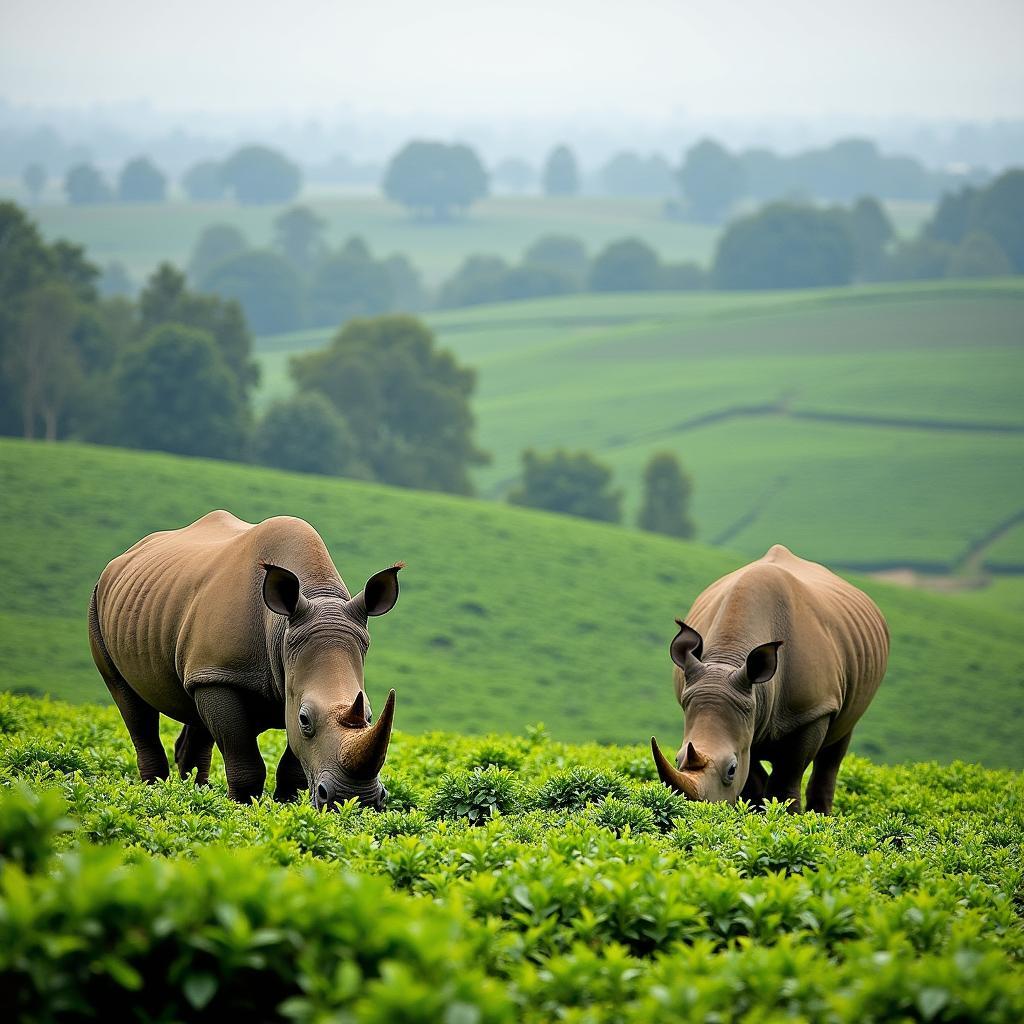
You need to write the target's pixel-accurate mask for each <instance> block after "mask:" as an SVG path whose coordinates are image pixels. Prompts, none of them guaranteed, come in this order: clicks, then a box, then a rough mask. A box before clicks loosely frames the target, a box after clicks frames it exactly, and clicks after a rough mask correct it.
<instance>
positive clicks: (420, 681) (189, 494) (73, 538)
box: [0, 440, 1024, 768]
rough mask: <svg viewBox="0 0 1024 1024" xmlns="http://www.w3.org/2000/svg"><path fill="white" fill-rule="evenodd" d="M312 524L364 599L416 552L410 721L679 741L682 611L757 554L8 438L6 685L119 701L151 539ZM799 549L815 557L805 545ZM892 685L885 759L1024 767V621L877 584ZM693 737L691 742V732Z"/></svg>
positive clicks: (384, 653) (0, 445)
mask: <svg viewBox="0 0 1024 1024" xmlns="http://www.w3.org/2000/svg"><path fill="white" fill-rule="evenodd" d="M219 507H223V508H228V509H231V510H232V511H233V512H235V513H236V514H237V515H240V516H241V517H243V518H245V519H248V520H249V521H259V520H261V519H264V518H266V517H268V516H271V515H278V514H291V515H297V516H301V517H303V518H305V519H307V520H309V521H310V522H311V523H313V525H314V526H315V527H316V528H317V529H318V530H319V531H320V532H321V534H322V536H323V537H324V539H325V540H326V542H327V544H328V546H329V547H330V549H331V551H332V553H333V555H334V558H335V561H336V563H337V565H338V567H339V568H340V570H341V572H342V575H343V576H344V577H345V579H346V581H347V582H348V583H349V585H350V586H351V587H353V588H358V587H360V586H361V585H362V582H363V581H364V580H365V579H366V578H367V577H368V576H369V575H370V574H371V573H372V572H374V571H376V570H377V569H379V568H381V567H383V566H385V565H388V564H390V563H391V562H393V561H394V560H395V559H398V558H402V559H405V560H407V561H408V563H409V565H408V568H407V569H406V571H405V572H404V573H403V575H402V599H401V601H400V602H399V605H398V607H397V608H396V609H395V611H394V612H392V613H391V614H390V615H387V616H385V617H383V618H382V619H380V620H375V621H374V623H373V635H374V644H373V647H372V648H371V651H370V654H369V659H368V662H367V686H368V689H369V692H370V694H371V696H373V695H374V694H377V695H379V694H381V693H383V692H385V691H386V689H387V688H388V687H390V686H394V687H395V688H396V690H397V691H398V711H397V725H398V728H400V729H404V730H408V731H421V730H424V729H436V728H443V729H449V730H452V731H460V732H467V733H481V732H486V731H488V730H503V731H510V732H517V733H521V732H522V731H523V730H524V728H525V727H526V726H527V725H529V724H530V723H536V722H538V721H543V722H545V723H546V724H547V727H548V728H549V730H550V732H551V734H552V735H553V736H555V737H557V738H559V739H565V740H573V741H584V740H597V741H602V742H620V743H621V742H629V743H635V742H642V741H643V740H644V739H645V738H646V737H648V736H650V735H651V733H652V732H657V733H658V734H659V735H660V736H663V737H664V738H665V741H666V743H668V744H670V745H671V744H672V743H673V742H678V739H677V737H678V736H679V735H680V734H681V726H682V723H681V714H680V712H679V710H678V708H677V707H676V705H675V703H674V697H673V693H672V686H671V663H670V661H669V658H668V651H667V648H668V643H669V641H670V639H671V637H672V635H673V634H674V632H675V627H674V625H673V621H672V620H673V617H674V616H676V615H680V614H683V613H685V610H686V609H687V608H688V607H689V605H690V603H691V601H692V600H693V598H694V597H695V596H696V595H697V594H698V593H699V592H700V591H701V590H702V589H703V588H704V587H705V586H707V585H708V584H709V583H711V582H712V581H713V580H715V579H717V578H718V577H719V576H721V575H723V574H724V573H725V572H728V571H730V570H732V569H733V568H735V567H737V566H738V565H739V564H741V562H742V561H743V559H742V558H741V557H740V556H738V555H733V554H729V553H728V552H723V551H719V550H714V549H710V548H707V547H703V546H700V545H696V544H687V543H681V542H677V541H673V540H670V539H667V538H663V537H657V536H653V535H650V534H644V533H640V532H637V531H633V530H628V529H621V528H616V527H610V526H605V525H600V524H597V523H589V522H585V521H581V520H576V519H571V518H567V517H561V516H555V515H549V514H544V513H539V512H532V511H530V510H525V509H516V508H511V507H508V506H504V505H501V504H497V503H492V502H479V501H472V500H468V499H458V498H451V497H444V496H439V495H428V494H420V493H416V492H410V491H401V490H393V489H388V488H384V487H379V486H371V485H366V484H358V483H354V482H350V481H341V480H331V479H326V478H321V477H314V476H302V475H297V474H286V473H279V472H275V471H270V470H263V469H258V468H254V467H246V466H240V465H232V464H228V463H217V462H210V461H203V460H192V459H184V458H177V457H172V456H165V455H158V454H154V453H133V452H124V451H119V450H116V449H109V448H93V447H86V446H77V445H70V444H67V445H65V444H60V445H45V444H42V443H35V444H33V443H28V442H20V441H12V440H4V441H2V442H0V525H2V528H3V532H4V544H3V545H2V546H0V573H2V578H3V579H4V580H5V581H8V582H7V588H6V592H5V600H4V602H3V606H2V608H0V672H2V677H0V685H2V687H3V688H5V689H16V688H20V687H31V688H33V689H35V690H37V691H39V692H45V693H50V694H54V695H56V696H60V697H63V698H66V699H69V700H74V701H102V700H104V699H105V698H106V693H105V689H104V686H103V683H102V681H101V679H100V678H99V675H98V674H97V673H96V671H95V669H94V667H93V665H92V661H91V658H90V655H89V649H88V644H87V640H86V607H87V603H88V598H89V594H90V591H91V588H92V586H93V584H94V583H95V580H96V578H97V577H98V575H99V573H100V571H101V570H102V568H103V566H104V565H105V564H106V563H107V561H108V560H109V559H110V558H112V557H113V556H115V555H117V554H119V553H120V552H121V551H123V550H124V549H125V548H127V547H128V546H129V545H130V544H132V543H134V542H135V541H136V540H138V539H139V538H140V537H141V536H143V535H145V534H147V533H150V532H152V531H153V530H157V529H168V528H173V527H176V526H183V525H186V524H188V523H189V522H192V521H193V520H195V519H196V518H198V517H199V516H200V515H202V514H204V513H206V512H208V511H209V510H210V509H213V508H219ZM797 550H798V553H800V552H799V548H798V549H797ZM866 588H867V589H868V590H869V592H870V593H871V594H872V595H873V596H874V597H875V599H876V600H877V601H878V602H879V604H880V606H881V607H882V609H883V611H884V613H885V614H886V616H887V618H888V620H889V624H890V627H891V631H892V635H893V654H892V658H891V661H890V670H889V675H888V677H887V680H886V682H885V683H884V685H883V687H882V689H881V691H880V693H879V696H878V697H877V698H876V700H875V702H874V704H873V705H872V707H871V709H870V711H869V712H868V714H867V716H866V718H865V719H864V721H863V722H862V723H861V724H860V726H858V730H857V732H856V733H855V736H854V745H853V746H854V749H855V750H856V751H858V752H861V753H865V754H867V755H869V756H870V757H872V758H873V759H875V760H883V761H892V762H898V761H914V760H921V759H935V760H938V761H942V762H949V761H951V760H953V759H955V758H963V759H965V760H970V761H980V762H982V763H985V764H989V765H993V766H1011V767H1016V768H1020V767H1022V766H1024V747H1022V745H1021V743H1020V734H1021V729H1022V727H1024V692H1022V690H1021V680H1022V679H1024V650H1022V648H1021V644H1020V635H1021V615H1020V608H1019V605H1018V606H1013V605H1012V604H1011V605H1010V606H1009V607H1006V608H1003V607H1001V606H1000V602H999V601H998V600H993V601H991V602H982V601H980V600H979V601H976V602H971V601H969V600H967V599H966V598H964V599H959V598H950V597H945V596H941V595H933V594H928V593H921V592H917V591H913V590H908V589H902V588H898V587H894V586H887V585H884V584H881V583H877V582H873V581H872V582H869V583H868V584H867V585H866ZM674 738H675V739H674Z"/></svg>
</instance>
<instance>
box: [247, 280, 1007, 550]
mask: <svg viewBox="0 0 1024 1024" xmlns="http://www.w3.org/2000/svg"><path fill="white" fill-rule="evenodd" d="M428 321H429V323H430V324H431V326H432V327H433V328H434V330H435V331H436V332H437V334H438V337H439V339H440V341H441V343H442V344H443V345H445V346H446V347H448V348H450V349H452V350H453V351H454V352H455V353H456V354H457V355H458V357H459V358H460V359H461V360H462V361H464V362H465V363H467V364H469V365H471V366H473V367H475V368H476V370H477V372H478V375H479V377H478V381H479V382H478V391H477V397H476V399H475V403H474V408H475V411H476V416H477V422H478V424H479V437H480V441H481V444H482V446H483V447H484V448H485V449H486V450H487V451H489V452H491V453H492V454H493V456H494V459H493V462H492V464H491V465H490V466H488V467H486V468H485V469H483V470H481V471H480V472H479V473H478V475H477V477H476V480H477V484H478V487H479V490H480V493H481V494H482V495H483V496H486V497H499V498H500V497H502V496H503V495H504V493H505V492H506V491H507V490H508V489H509V487H510V485H511V484H512V483H513V481H514V480H515V479H516V477H517V475H518V472H519V457H520V453H521V452H522V450H523V449H524V448H527V447H531V446H533V447H536V448H540V449H549V448H553V447H556V446H564V447H569V448H583V449H586V450H588V451H591V452H593V453H594V454H596V455H597V456H598V457H599V458H601V459H602V460H604V461H606V462H608V463H609V464H610V465H611V466H612V467H613V468H614V469H615V471H616V475H617V478H618V482H619V483H620V484H621V485H622V486H623V487H624V488H625V490H626V497H627V502H626V503H627V507H628V515H629V517H630V518H631V517H632V515H633V514H634V510H635V508H636V506H637V504H638V496H639V488H640V479H641V473H642V468H643V464H644V462H645V461H646V459H647V458H648V457H649V456H650V454H651V453H652V452H653V451H656V450H659V449H669V450H671V451H674V452H676V453H677V454H678V455H679V457H680V459H681V460H682V462H683V464H684V465H685V466H686V467H687V468H688V469H689V470H690V472H691V473H692V474H693V477H694V482H695V495H694V511H695V515H696V521H697V526H698V537H699V539H700V540H702V541H705V542H708V543H716V544H718V543H726V544H728V545H729V546H730V547H732V548H735V549H736V550H738V551H741V552H743V553H744V554H747V555H757V554H760V553H761V552H762V551H764V549H765V548H766V547H767V546H769V545H770V544H771V543H773V542H775V541H779V540H781V541H785V542H786V543H788V544H790V545H791V546H793V547H795V548H797V549H800V550H803V551H804V552H805V553H807V554H809V555H810V556H812V557H815V558H821V559H825V560H831V561H833V562H836V563H840V564H844V565H848V566H855V567H865V568H869V567H876V566H877V567H881V566H885V565H904V564H905V565H914V566H917V567H919V568H924V569H928V570H949V569H954V568H956V567H957V566H959V565H960V563H961V562H962V561H963V560H964V559H965V558H966V557H967V556H968V555H969V554H971V553H972V551H974V549H975V548H976V547H978V546H979V545H981V546H982V547H983V546H984V545H985V544H986V541H987V539H988V538H989V536H990V535H991V534H993V532H994V531H997V530H998V528H999V527H1000V525H1001V524H1002V523H1004V522H1005V521H1006V520H1007V519H1008V518H1010V517H1012V516H1013V515H1014V514H1015V513H1017V512H1018V511H1020V510H1021V509H1024V474H1022V473H1021V472H1020V471H1019V470H1020V466H1021V465H1022V464H1024V403H1022V402H1021V400H1020V394H1021V390H1022V387H1024V286H1022V284H1021V283H1020V282H1019V281H1012V280H1011V281H986V282H981V283H970V282H956V283H949V282H933V283H926V284H910V285H899V286H871V287H860V288H848V289H835V290H815V291H802V292H770V293H764V294H757V293H748V294H726V293H710V292H708V293H691V294H651V295H578V296H571V297H566V298H560V299H549V300H542V301H536V302H520V303H514V304H506V305H501V306H490V307H477V308H473V309H465V310H454V311H449V312H445V313H435V314H432V315H431V316H429V317H428ZM329 335H330V332H324V331H307V332H298V333H296V334H290V335H280V336H277V337H273V338H264V339H261V340H260V342H259V345H258V349H259V354H260V359H261V362H262V365H263V370H264V383H263V388H262V392H261V401H262V402H264V403H265V402H266V401H267V400H269V399H270V398H272V397H275V396H279V395H283V394H286V393H287V392H288V390H289V387H290V384H289V380H288V377H287V364H288V359H289V358H290V357H291V356H292V355H294V354H295V353H296V352H300V351H303V350H305V349H308V348H312V347H318V346H320V345H322V344H323V343H324V342H325V341H326V340H327V338H328V337H329ZM1014 536H1015V537H1016V538H1017V540H1016V541H1015V540H1014ZM1014 536H1009V537H1006V538H1003V539H1001V540H1000V541H999V544H1000V549H999V550H1000V551H1002V552H1003V554H1002V555H1000V556H999V565H1000V566H1001V567H1002V568H1004V569H1005V568H1020V567H1024V553H1022V552H1021V549H1020V541H1019V537H1020V536H1021V534H1020V533H1019V531H1018V533H1017V534H1015V535H1014ZM992 558H993V559H994V558H995V555H993V556H992Z"/></svg>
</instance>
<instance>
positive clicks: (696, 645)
mask: <svg viewBox="0 0 1024 1024" xmlns="http://www.w3.org/2000/svg"><path fill="white" fill-rule="evenodd" d="M676 624H677V625H678V627H679V632H678V633H677V634H676V636H675V638H674V639H673V640H672V644H671V648H670V654H671V657H672V661H673V663H674V664H675V669H674V670H673V677H674V682H675V690H676V698H677V700H678V701H679V704H680V705H681V706H682V709H683V715H684V722H685V728H684V732H683V743H682V746H681V747H680V749H679V751H678V753H677V754H676V758H675V764H671V763H669V760H668V758H666V757H665V755H664V754H663V753H662V751H661V749H660V748H659V746H658V743H657V740H656V739H655V738H654V737H651V750H652V753H653V754H654V761H655V764H656V765H657V768H658V775H659V777H660V778H661V781H662V782H663V783H665V785H667V786H669V787H671V788H672V789H674V790H675V791H676V792H678V793H682V794H683V795H684V796H685V797H686V798H687V799H689V800H706V801H711V802H723V801H724V802H728V803H735V801H736V800H737V799H739V798H742V799H744V800H747V801H749V802H751V803H753V804H760V803H762V802H763V801H764V800H766V799H773V798H774V799H777V800H780V801H782V802H784V803H786V804H787V806H788V809H789V810H790V811H793V812H799V810H800V785H801V781H802V779H803V776H804V772H805V771H806V769H807V767H808V765H810V764H812V763H813V765H814V767H813V769H812V771H811V777H810V781H809V782H808V785H807V809H808V810H810V811H817V812H819V813H821V814H828V813H830V812H831V810H832V801H833V797H834V796H835V787H836V777H837V775H838V774H839V766H840V765H841V764H842V760H843V757H844V756H845V754H846V751H847V748H848V747H849V745H850V737H851V736H852V734H853V728H854V726H855V725H856V724H857V722H858V721H859V720H860V717H861V715H863V714H864V712H865V710H866V709H867V707H868V705H869V704H870V703H871V700H872V698H873V697H874V695H875V693H876V692H877V690H878V687H879V685H880V684H881V682H882V677H883V676H884V675H885V670H886V664H887V662H888V658H889V630H888V627H887V625H886V622H885V618H884V617H883V616H882V613H881V612H880V611H879V609H878V607H877V606H876V605H875V603H874V602H873V601H872V600H871V598H869V597H868V596H867V594H865V593H863V591H861V590H858V589H857V588H856V587H855V586H853V585H852V584H850V583H847V582H846V581H845V580H843V579H840V578H839V577H838V576H836V575H835V574H834V573H832V572H830V571H829V570H828V569H826V568H825V567H824V566H822V565H818V564H817V563H816V562H809V561H807V560H805V559H803V558H800V557H798V556H797V555H794V554H793V553H792V552H791V551H789V549H788V548H785V547H783V546H782V545H781V544H776V545H775V546H774V547H772V548H771V549H769V551H768V552H767V553H766V554H765V555H764V556H763V557H762V558H760V559H758V560H757V561H756V562H751V563H750V564H749V565H746V566H744V567H743V568H742V569H737V570H736V571H735V572H732V573H730V574H729V575H727V576H723V577H722V579H720V580H718V581H716V582H715V583H712V584H711V586H710V587H708V588H707V590H705V591H704V592H703V593H702V594H701V595H700V596H699V597H698V598H697V600H696V601H694V602H693V606H692V607H691V608H690V611H689V613H688V614H687V616H686V619H685V621H684V620H682V619H676ZM762 762H768V763H769V764H770V765H771V774H769V773H768V772H767V771H766V770H765V768H764V767H763V766H762Z"/></svg>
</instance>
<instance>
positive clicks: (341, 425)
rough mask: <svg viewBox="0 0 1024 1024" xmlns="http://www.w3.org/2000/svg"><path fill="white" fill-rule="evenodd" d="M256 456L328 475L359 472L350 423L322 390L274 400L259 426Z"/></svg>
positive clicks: (281, 465) (255, 438)
mask: <svg viewBox="0 0 1024 1024" xmlns="http://www.w3.org/2000/svg"><path fill="white" fill-rule="evenodd" d="M252 452H253V458H254V460H255V461H256V462H258V463H260V464H261V465H263V466H275V467H276V468H278V469H292V470H295V471H296V472H299V473H323V474H326V475H328V476H360V475H362V472H361V471H360V464H359V461H358V455H357V449H356V440H355V437H354V436H353V434H352V431H351V430H350V429H349V426H348V423H347V422H346V420H345V419H344V417H342V416H341V415H340V414H339V413H338V411H337V410H336V409H335V408H334V406H333V405H331V403H330V402H329V401H328V400H327V399H326V398H325V397H324V396H323V395H321V394H318V393H317V392H315V391H314V392H310V393H308V394H303V395H300V396H296V397H295V398H291V399H288V400H287V401H280V402H275V403H274V404H273V405H272V406H271V407H270V408H269V409H268V410H267V411H266V412H265V413H264V414H263V417H262V419H261V420H260V422H259V423H258V424H257V426H256V430H255V433H254V435H253V441H252Z"/></svg>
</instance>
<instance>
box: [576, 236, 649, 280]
mask: <svg viewBox="0 0 1024 1024" xmlns="http://www.w3.org/2000/svg"><path fill="white" fill-rule="evenodd" d="M587 283H588V285H589V287H590V290H591V291H594V292H646V291H651V290H652V289H654V288H657V287H658V284H659V280H658V254H657V253H656V252H655V251H654V250H653V249H652V248H651V247H650V246H649V245H647V244H646V243H645V242H641V241H640V239H638V238H623V239H620V240H619V241H617V242H611V243H610V244H609V245H608V246H607V247H606V248H604V249H602V250H601V252H599V253H598V254H597V256H595V257H594V262H593V263H592V264H591V267H590V276H589V278H588V281H587Z"/></svg>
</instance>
